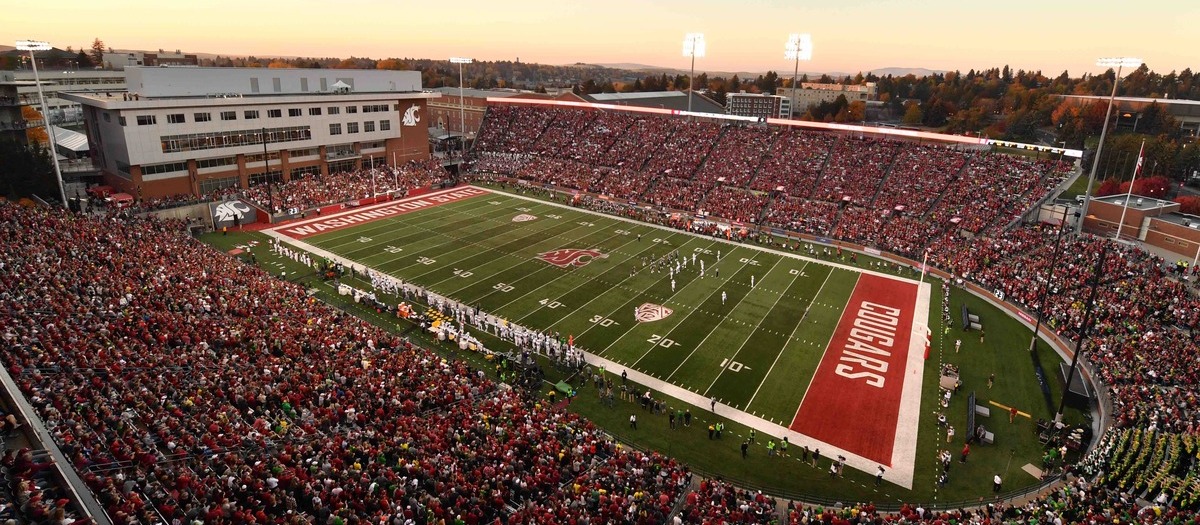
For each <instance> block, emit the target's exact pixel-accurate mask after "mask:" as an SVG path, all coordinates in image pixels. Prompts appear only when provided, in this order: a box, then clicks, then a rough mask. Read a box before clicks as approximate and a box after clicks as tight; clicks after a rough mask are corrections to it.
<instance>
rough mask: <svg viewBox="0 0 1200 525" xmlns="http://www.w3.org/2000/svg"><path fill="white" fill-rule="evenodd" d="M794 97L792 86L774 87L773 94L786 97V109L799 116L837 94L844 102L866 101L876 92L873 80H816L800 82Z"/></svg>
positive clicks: (829, 100) (836, 96) (833, 98)
mask: <svg viewBox="0 0 1200 525" xmlns="http://www.w3.org/2000/svg"><path fill="white" fill-rule="evenodd" d="M795 93H796V98H795V100H793V99H792V88H790V87H788V88H776V89H775V94H777V95H780V96H783V97H785V98H787V100H786V101H785V103H786V105H787V107H786V108H785V109H787V110H788V112H790V113H791V114H792V115H794V116H797V117H798V116H800V115H802V114H804V112H805V111H808V108H810V107H812V106H816V105H818V104H820V103H822V102H833V101H835V100H837V98H838V97H839V96H845V97H846V102H855V101H862V102H866V101H869V100H874V99H875V95H876V93H877V88H876V86H875V83H874V82H867V83H865V84H862V85H844V84H821V83H817V82H801V83H800V86H799V87H798V88H796V90H795ZM793 108H795V109H794V110H793Z"/></svg>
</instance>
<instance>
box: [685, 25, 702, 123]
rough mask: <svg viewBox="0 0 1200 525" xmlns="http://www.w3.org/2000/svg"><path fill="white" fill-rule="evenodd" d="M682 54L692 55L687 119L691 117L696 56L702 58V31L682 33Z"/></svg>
mask: <svg viewBox="0 0 1200 525" xmlns="http://www.w3.org/2000/svg"><path fill="white" fill-rule="evenodd" d="M683 56H685V57H689V56H690V57H692V72H691V74H690V75H688V113H689V115H688V120H691V119H692V116H691V115H690V113H691V112H692V88H693V86H692V84H694V83H695V78H696V57H700V58H704V33H688V34H686V35H683Z"/></svg>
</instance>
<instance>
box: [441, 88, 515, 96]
mask: <svg viewBox="0 0 1200 525" xmlns="http://www.w3.org/2000/svg"><path fill="white" fill-rule="evenodd" d="M433 91H436V92H438V93H441V94H443V95H446V96H447V97H450V96H454V97H457V96H458V88H456V87H439V88H433ZM462 94H463V96H464V97H475V98H487V97H496V98H500V97H515V96H517V95H523V94H524V93H521V92H520V91H508V90H501V89H472V88H463V90H462Z"/></svg>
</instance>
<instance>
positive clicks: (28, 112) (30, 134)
mask: <svg viewBox="0 0 1200 525" xmlns="http://www.w3.org/2000/svg"><path fill="white" fill-rule="evenodd" d="M21 118H23V119H25V122H26V123H28V124H29V127H28V128H26V129H25V138H26V139H27V140H28V141H29V142H30V143H31V144H48V143H49V142H50V136H49V135H48V134H46V126H45V124H44V122H45V119H43V118H42V112H41V111H38V110H36V109H34V108H33V106H21Z"/></svg>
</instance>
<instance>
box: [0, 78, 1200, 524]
mask: <svg viewBox="0 0 1200 525" xmlns="http://www.w3.org/2000/svg"><path fill="white" fill-rule="evenodd" d="M271 71H275V70H271ZM210 73H211V72H208V71H207V70H206V68H199V69H195V70H192V71H182V72H180V71H165V72H161V71H144V72H138V73H134V74H135V75H144V78H145V83H143V84H141V87H140V88H138V87H135V86H133V85H132V84H131V86H130V90H131V93H129V94H125V95H124V96H123V97H115V96H113V95H112V94H111V93H105V94H98V93H77V94H72V95H69V97H71V98H72V99H78V100H79V101H81V103H82V104H83V105H84V107H85V109H84V115H85V118H88V119H90V118H95V117H97V116H100V115H102V116H101V117H100V122H105V121H107V120H110V119H108V118H107V117H108V116H109V115H108V112H116V113H121V112H125V113H128V114H129V115H131V118H132V116H133V115H138V117H139V118H140V119H141V120H134V121H136V122H138V123H139V124H138V126H135V128H137V127H139V126H145V127H147V128H148V130H142V129H134V130H126V129H124V125H125V124H124V123H125V120H124V119H125V118H126V117H125V116H119V119H120V122H121V123H122V124H121V126H111V127H105V125H100V124H97V125H96V126H93V127H90V128H89V134H94V136H95V137H96V138H99V139H101V142H103V143H104V144H102V145H100V146H97V147H99V148H105V149H104V152H105V155H118V156H119V155H120V154H121V151H120V150H122V149H125V148H126V143H129V144H134V143H135V141H136V140H143V141H144V140H151V141H152V142H151V143H149V146H146V147H143V148H142V149H146V150H147V151H149V153H144V154H143V153H137V152H136V151H135V150H137V149H138V148H134V147H130V148H128V149H129V151H128V152H127V153H128V157H125V158H126V160H129V162H125V161H123V160H118V159H116V158H107V159H106V160H104V161H103V162H106V163H108V164H110V165H111V166H112V167H113V168H112V169H109V168H105V170H107V171H104V174H105V175H104V176H105V179H104V182H106V183H108V184H106V185H105V187H107V188H108V189H107V190H105V191H104V192H100V191H99V190H96V191H94V192H93V190H91V189H89V194H92V196H93V199H92V201H93V202H92V203H91V205H90V206H88V209H87V210H81V209H79V208H78V207H77V206H72V208H74V209H63V208H60V207H56V206H52V205H49V204H47V203H45V202H38V201H37V200H32V201H30V200H27V201H23V202H13V201H9V200H0V239H2V240H3V244H2V246H3V249H2V250H0V282H3V287H2V288H0V294H2V296H3V298H4V301H3V304H4V308H3V311H2V312H0V320H2V321H3V322H2V323H0V326H2V327H3V336H4V341H5V347H6V349H7V351H6V352H5V354H4V370H3V373H2V374H0V381H2V382H3V384H4V386H5V389H6V394H7V395H6V397H5V399H4V403H3V405H2V406H0V409H2V410H3V412H4V416H5V417H4V418H3V420H2V425H3V428H4V432H5V438H6V450H5V453H4V456H3V460H2V461H0V469H2V473H3V475H4V478H5V480H6V484H5V489H4V491H0V520H9V521H7V523H56V524H58V523H75V524H86V523H97V524H109V523H116V524H140V523H144V524H149V523H172V524H173V523H288V524H302V523H304V524H307V523H315V524H334V523H336V524H351V523H364V524H365V523H381V524H382V523H387V524H393V523H394V524H409V523H411V524H425V523H428V524H435V523H454V524H484V523H487V524H492V523H503V524H525V523H529V524H534V523H537V524H558V523H572V524H585V523H592V524H595V523H614V524H615V523H628V524H660V523H663V524H665V523H673V524H682V523H689V524H691V523H694V524H710V523H711V524H718V523H731V524H732V523H761V524H772V523H795V524H801V523H816V522H821V523H868V522H870V523H884V522H905V523H931V524H932V523H963V522H969V523H992V522H997V521H1003V522H1006V523H1007V522H1013V523H1016V522H1031V523H1032V522H1039V523H1040V522H1045V523H1101V522H1103V523H1109V522H1111V523H1121V522H1138V521H1140V522H1143V523H1166V522H1171V523H1189V522H1193V521H1195V519H1196V517H1197V512H1198V511H1200V498H1198V495H1200V476H1197V474H1196V469H1197V458H1198V457H1200V446H1198V444H1197V440H1196V439H1195V436H1196V421H1195V420H1196V413H1197V411H1196V407H1194V406H1193V405H1195V404H1196V403H1197V398H1196V391H1197V388H1198V386H1200V382H1198V379H1200V378H1197V376H1196V373H1195V372H1194V370H1195V368H1196V367H1195V360H1196V356H1197V351H1196V350H1197V346H1196V340H1195V337H1194V333H1195V332H1194V330H1195V329H1196V328H1197V323H1200V301H1198V300H1197V298H1196V295H1195V293H1194V290H1193V289H1192V287H1191V286H1190V284H1189V279H1188V277H1189V272H1191V271H1190V270H1186V269H1181V270H1180V271H1174V270H1172V264H1171V263H1168V262H1166V261H1165V260H1164V259H1163V258H1162V257H1161V256H1160V255H1156V254H1155V253H1154V252H1152V251H1148V250H1145V249H1142V248H1141V247H1139V246H1138V245H1136V244H1135V243H1131V242H1127V241H1125V240H1114V239H1112V238H1110V237H1106V236H1103V235H1099V234H1096V233H1095V232H1092V233H1088V232H1083V233H1075V232H1074V227H1075V225H1076V224H1080V223H1082V221H1084V218H1085V217H1084V216H1083V215H1085V214H1086V211H1085V212H1082V213H1080V214H1079V215H1072V213H1071V208H1070V207H1068V206H1064V205H1062V204H1061V203H1059V202H1057V201H1056V198H1057V197H1059V196H1060V195H1061V194H1063V192H1065V191H1067V190H1068V188H1070V187H1072V186H1073V185H1075V184H1076V182H1077V181H1079V180H1081V178H1083V179H1086V175H1085V171H1086V168H1087V167H1086V166H1084V161H1083V160H1082V159H1081V156H1082V155H1083V152H1082V151H1080V150H1075V149H1066V148H1055V147H1043V146H1037V145H1031V144H1024V143H1016V142H1004V141H996V140H990V139H984V138H982V137H966V136H962V135H950V134H943V133H938V132H935V131H932V130H929V131H916V130H911V129H900V128H887V127H877V126H866V125H857V124H844V123H828V122H809V121H802V120H792V119H782V118H752V117H738V116H733V115H727V114H713V113H705V112H701V111H692V110H677V109H666V108H664V107H638V106H632V105H621V104H606V103H602V102H594V101H579V100H567V99H556V98H552V97H540V98H539V97H526V98H522V97H495V98H487V99H486V104H485V105H484V106H483V107H482V108H481V110H480V111H481V112H482V117H481V124H480V127H479V130H478V133H477V134H476V135H475V136H474V137H473V140H471V141H470V143H469V146H468V144H467V143H464V144H463V148H462V150H460V151H458V152H453V153H451V154H446V155H431V154H430V152H429V151H428V150H427V148H428V145H426V144H425V142H424V141H425V139H426V137H425V130H424V129H422V128H418V127H417V124H418V123H420V122H423V121H424V122H428V121H429V120H430V117H429V111H430V109H429V108H426V107H425V105H426V104H431V103H433V101H436V100H437V98H438V97H437V96H436V95H435V94H431V93H429V92H427V91H423V90H421V89H420V77H419V75H404V76H401V75H400V73H397V72H384V73H380V72H369V73H361V74H356V73H346V75H347V76H345V77H339V78H340V79H341V80H348V81H350V82H346V83H344V85H350V84H356V85H357V86H358V87H359V88H360V91H358V92H355V91H352V90H349V89H347V88H345V87H338V88H336V90H335V91H332V92H330V93H323V94H319V95H317V94H310V93H308V87H307V86H308V85H309V84H308V82H309V81H308V80H304V83H303V85H304V86H305V88H304V89H303V92H300V91H297V92H295V93H289V92H287V90H288V89H291V88H288V87H286V85H285V86H284V87H282V88H281V87H280V86H281V84H286V83H287V82H291V81H292V79H293V76H294V79H295V80H296V82H297V84H296V85H297V86H299V85H301V84H300V81H301V80H303V79H305V78H306V77H304V75H306V74H308V73H305V72H304V71H302V70H282V72H280V73H276V74H279V75H282V78H284V81H283V82H282V83H281V82H280V80H279V79H278V78H277V79H276V82H275V89H276V91H277V92H281V93H282V94H272V95H268V94H262V96H261V98H255V97H256V96H258V95H257V93H258V89H259V88H258V86H259V82H258V80H259V79H258V78H257V77H254V78H253V80H252V82H251V83H250V84H247V85H253V86H254V88H253V89H254V91H255V93H256V94H255V95H251V94H249V93H246V94H244V95H245V97H244V99H243V97H242V96H233V95H228V94H226V95H227V96H225V95H223V96H220V97H207V98H203V97H197V95H196V90H203V89H208V88H205V87H197V86H198V84H188V83H179V82H178V80H179V79H180V78H187V76H188V75H192V78H197V79H199V78H201V76H203V75H208V74H210ZM402 73H409V72H402ZM224 74H225V73H221V75H224ZM230 74H231V75H234V76H238V75H242V76H246V75H258V74H259V73H254V72H249V73H247V72H236V73H230ZM155 75H159V76H160V77H156V76H155ZM197 75H200V76H197ZM289 75H293V76H289ZM355 75H359V76H355ZM389 75H390V76H389ZM138 78H141V77H138ZM156 78H161V79H164V80H162V84H156V82H157V80H155V79H156ZM238 78H241V77H238ZM249 78H250V77H249V76H246V77H245V78H243V79H242V80H245V79H249ZM314 78H316V77H314ZM401 78H403V79H404V80H405V81H406V82H414V83H415V85H416V88H415V89H411V90H407V91H404V90H401V91H403V92H402V93H401V94H399V95H393V94H390V92H389V91H388V89H385V88H379V89H380V91H377V92H371V91H370V89H373V88H371V87H370V86H386V85H389V83H391V84H390V85H392V86H393V88H394V84H395V82H396V81H397V80H398V79H401ZM327 80H333V78H332V77H331V78H329V79H326V78H324V77H322V78H320V80H319V82H320V84H321V85H325V83H326V81H327ZM197 82H201V81H199V80H198V81H197ZM239 82H241V81H240V80H239ZM312 82H313V85H316V84H317V83H318V81H317V80H312ZM330 84H331V85H332V82H331V83H330ZM231 85H232V84H231ZM239 85H240V84H239ZM263 85H264V86H265V85H266V82H265V81H264V83H263ZM138 89H142V90H144V92H141V93H138V92H137V90H138ZM155 89H159V90H160V91H157V92H156V91H155ZM214 89H215V88H214ZM230 89H234V88H230ZM237 89H243V88H237ZM297 89H299V88H297ZM173 90H174V91H173ZM135 93H136V95H135ZM118 98H120V100H118ZM368 103H369V104H368ZM247 104H258V105H275V106H278V107H277V108H276V107H272V108H269V109H268V108H265V107H264V110H265V111H266V112H267V114H268V115H269V118H271V117H270V115H272V114H273V115H275V117H277V118H283V117H282V115H283V114H284V112H285V111H286V112H287V113H288V114H289V115H290V116H292V117H295V118H297V119H308V120H297V121H296V122H300V124H296V125H292V126H290V127H288V128H282V127H280V128H265V127H264V128H262V129H261V130H258V131H254V130H249V131H240V132H230V131H203V130H205V129H209V128H208V127H205V126H207V125H208V121H206V120H201V122H202V125H198V126H197V132H196V133H194V134H185V133H177V134H175V135H171V136H165V135H164V136H163V137H162V140H161V141H158V140H157V139H154V138H153V137H151V136H150V135H149V134H150V133H154V129H155V128H154V126H158V125H159V124H158V123H157V120H156V119H152V118H149V115H151V114H152V112H154V111H164V112H166V111H178V110H177V109H172V108H177V107H185V106H186V105H191V106H196V107H197V108H199V109H196V112H197V113H196V114H197V115H199V114H201V113H203V114H205V115H207V114H208V113H206V111H208V110H207V109H205V108H210V109H213V110H215V111H216V112H218V113H221V108H224V107H230V108H232V107H237V108H239V109H236V110H228V111H227V113H229V114H232V115H233V116H234V118H233V119H229V120H236V117H237V116H238V115H239V114H241V115H244V118H243V119H251V118H257V117H258V110H257V109H243V108H242V106H241V105H247ZM332 104H339V105H340V106H339V107H334V106H332ZM346 104H349V106H346ZM318 105H321V106H322V107H327V108H329V109H326V111H325V112H324V113H322V112H321V111H320V109H321V107H318ZM159 106H161V107H159ZM191 106H186V107H191ZM292 106H294V107H292ZM341 106H344V107H345V108H346V110H345V113H342V112H341V111H336V112H335V111H331V109H340V107H341ZM247 107H249V106H247ZM359 107H361V111H362V114H365V113H372V114H373V115H372V116H371V117H370V118H372V119H375V120H372V121H368V122H366V123H365V124H371V125H370V126H366V125H365V124H364V126H363V128H364V130H365V131H375V130H376V129H378V130H379V132H385V131H386V132H388V133H391V132H392V130H393V129H394V130H395V133H394V134H393V135H389V136H387V137H386V138H381V139H378V140H375V139H370V140H368V141H364V142H361V143H353V144H340V145H335V144H329V145H325V144H322V145H319V146H317V143H316V142H313V141H320V140H326V139H331V138H330V137H328V136H324V135H323V133H324V129H325V127H326V126H327V125H328V129H329V130H330V135H340V134H341V133H342V129H343V128H342V127H341V123H330V122H327V120H328V119H331V118H338V119H340V118H342V115H344V114H350V115H351V116H352V118H358V117H357V115H361V114H360V113H359ZM304 108H308V109H307V110H304ZM349 108H354V109H353V110H350V109H349ZM188 111H189V112H190V111H192V110H191V109H189V110H188ZM139 112H140V113H139ZM239 112H244V113H239ZM251 112H253V113H251ZM271 112H273V113H271ZM251 114H253V117H250V115H251ZM164 115H165V113H164ZM172 115H174V114H172ZM179 115H180V117H179V119H177V120H178V121H175V120H176V119H174V118H165V117H164V118H162V119H161V120H162V121H163V122H164V123H167V122H170V123H172V124H190V123H189V122H186V118H185V117H184V116H183V114H179ZM206 118H209V117H206ZM223 119H224V117H223ZM379 119H383V120H379ZM376 121H378V126H377V125H376ZM384 123H388V124H387V125H384ZM293 124H294V123H293ZM354 124H355V127H354V128H350V127H349V126H347V127H346V128H345V129H346V130H347V135H349V134H351V133H357V130H358V127H357V122H355V123H354ZM335 125H336V126H337V127H334V126H335ZM201 128H202V129H201ZM409 128H414V129H417V130H419V133H416V135H414V131H413V129H409ZM213 129H216V128H213ZM350 129H354V130H355V131H349V130H350ZM430 129H431V130H432V129H433V128H430ZM314 130H315V131H314ZM334 130H336V133H334ZM401 130H403V131H401ZM230 133H233V134H234V135H236V136H233V135H230V136H227V135H229V134H230ZM140 134H145V137H143V136H142V135H140ZM139 137H140V139H139ZM146 137H150V139H146ZM332 140H342V139H338V138H332ZM353 140H357V139H353ZM310 142H312V144H310ZM159 145H161V148H159V147H158V146H159ZM143 146H145V145H144V144H143ZM310 146H311V148H310ZM111 148H116V149H111ZM221 148H227V149H225V150H222V149H221ZM240 148H245V149H244V150H243V149H240ZM288 148H292V149H290V150H289V149H288ZM296 148H300V149H296ZM160 149H161V151H159V150H160ZM268 149H275V150H277V151H276V152H275V154H274V155H272V154H271V153H270V152H269V151H268ZM206 150H218V153H221V154H222V155H224V154H229V155H231V156H229V157H222V158H224V159H233V160H213V159H208V160H205V159H198V158H196V157H197V156H203V155H208V153H204V151H206ZM213 154H214V155H215V154H216V153H213ZM137 155H143V156H142V157H138V158H142V159H143V161H141V162H144V163H139V162H135V161H134V158H135V156H137ZM170 155H177V157H170ZM185 156H186V157H187V159H186V160H178V159H183V158H184V157H185ZM167 158H175V159H177V160H176V161H172V162H176V163H177V164H178V166H176V167H159V166H164V164H161V163H159V164H155V163H152V162H151V160H154V159H158V160H159V161H161V160H163V159H167ZM214 159H215V157H214ZM202 161H203V162H202ZM252 162H257V163H258V166H259V168H257V169H259V170H260V171H259V172H253V173H251V172H248V171H247V170H249V169H251V164H252ZM1138 166H1139V169H1140V166H1141V159H1140V157H1139V159H1138ZM113 170H115V171H113ZM172 170H174V171H172ZM239 177H240V178H239ZM142 184H144V185H145V188H146V191H147V193H149V195H142V191H143V187H142ZM109 186H113V187H109ZM1130 187H1131V188H1132V182H1131V186H1130ZM131 188H135V189H131ZM181 188H182V189H186V190H187V191H183V190H181ZM1085 188H1086V186H1085ZM122 190H127V191H131V192H134V193H136V194H137V197H136V198H135V197H132V196H129V195H127V196H128V197H130V198H129V201H132V203H129V202H128V201H126V200H122V199H112V198H107V199H106V197H110V195H109V194H110V193H112V192H118V191H122ZM201 190H206V191H201ZM175 191H180V193H177V194H176V193H173V192H175ZM188 192H190V193H188ZM1130 193H1132V189H1131V190H1130ZM1128 201H1129V199H1128V198H1127V199H1126V203H1125V207H1126V208H1129V206H1130V205H1129V203H1128ZM1137 206H1139V207H1142V206H1143V202H1142V200H1141V199H1138V204H1137ZM1084 209H1085V210H1086V206H1085V208H1084ZM1102 210H1103V209H1102V208H1101V211H1095V212H1094V213H1096V214H1097V215H1099V214H1101V213H1104V212H1103V211H1102ZM1088 218H1089V220H1090V219H1091V218H1092V216H1088ZM1146 220H1147V221H1148V220H1149V219H1146ZM1124 221H1125V217H1124V214H1122V218H1121V223H1119V224H1122V225H1123V224H1125V222H1124ZM1118 227H1120V226H1118Z"/></svg>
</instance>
